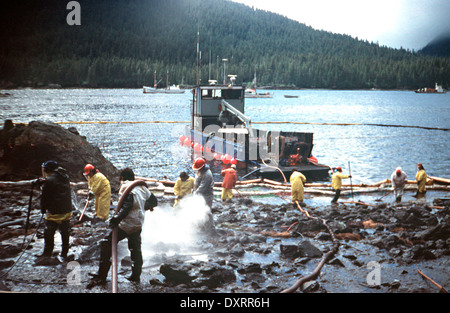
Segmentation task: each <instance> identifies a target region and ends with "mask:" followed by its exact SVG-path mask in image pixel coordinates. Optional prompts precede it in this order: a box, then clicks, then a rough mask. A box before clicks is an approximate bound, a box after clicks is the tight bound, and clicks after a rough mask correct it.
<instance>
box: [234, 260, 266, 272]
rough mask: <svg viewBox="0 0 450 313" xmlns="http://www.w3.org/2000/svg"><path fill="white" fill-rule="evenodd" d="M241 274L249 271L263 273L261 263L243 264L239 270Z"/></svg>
mask: <svg viewBox="0 0 450 313" xmlns="http://www.w3.org/2000/svg"><path fill="white" fill-rule="evenodd" d="M237 272H238V273H239V274H248V273H262V268H261V264H259V263H250V264H246V265H243V266H242V267H241V268H239V269H238V270H237Z"/></svg>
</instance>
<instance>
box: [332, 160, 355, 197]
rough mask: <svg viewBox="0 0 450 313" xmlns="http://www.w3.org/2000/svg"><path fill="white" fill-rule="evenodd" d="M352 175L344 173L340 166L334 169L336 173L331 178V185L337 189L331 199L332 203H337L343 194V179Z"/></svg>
mask: <svg viewBox="0 0 450 313" xmlns="http://www.w3.org/2000/svg"><path fill="white" fill-rule="evenodd" d="M351 177H352V176H349V175H344V174H342V168H341V167H340V166H338V167H336V168H335V169H334V173H333V176H332V178H331V186H332V187H333V189H334V190H335V194H334V198H333V200H331V203H336V202H337V201H338V199H339V196H340V195H341V188H342V180H343V179H346V178H351Z"/></svg>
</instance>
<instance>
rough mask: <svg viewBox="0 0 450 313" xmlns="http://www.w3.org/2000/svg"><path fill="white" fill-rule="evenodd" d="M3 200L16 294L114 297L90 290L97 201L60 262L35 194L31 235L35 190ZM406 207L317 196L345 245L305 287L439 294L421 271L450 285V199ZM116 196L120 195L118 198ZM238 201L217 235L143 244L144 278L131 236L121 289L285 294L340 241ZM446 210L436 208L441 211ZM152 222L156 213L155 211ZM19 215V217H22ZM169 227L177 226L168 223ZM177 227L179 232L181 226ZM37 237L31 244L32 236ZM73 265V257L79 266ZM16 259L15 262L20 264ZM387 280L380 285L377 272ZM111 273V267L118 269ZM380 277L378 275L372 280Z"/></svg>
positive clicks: (216, 214) (162, 199) (289, 211)
mask: <svg viewBox="0 0 450 313" xmlns="http://www.w3.org/2000/svg"><path fill="white" fill-rule="evenodd" d="M1 192H2V198H1V199H0V224H1V223H8V222H11V223H10V224H6V225H7V226H4V227H2V228H1V229H0V238H1V242H0V277H1V278H0V282H1V284H0V286H1V288H2V289H3V290H10V291H17V292H58V293H59V292H80V293H91V292H97V293H108V292H110V291H111V281H110V279H111V276H109V277H108V283H107V284H106V285H105V286H97V287H94V288H92V289H87V288H86V286H87V284H88V283H89V281H90V278H89V276H88V273H89V272H95V271H96V270H97V268H98V258H99V246H98V243H99V241H100V240H101V239H102V238H103V237H104V236H105V235H106V234H107V233H108V232H109V228H108V225H107V224H106V223H104V222H95V220H93V219H92V216H93V203H92V204H91V205H90V206H89V207H88V210H87V213H86V217H85V218H84V219H83V222H79V221H78V218H79V214H80V212H79V210H75V211H74V216H73V219H72V232H71V248H70V251H69V257H68V258H67V259H66V260H63V259H61V258H59V255H58V254H59V249H60V244H59V241H58V239H59V234H58V233H57V234H56V236H55V239H56V242H55V252H54V255H53V257H51V258H40V257H39V254H40V253H42V250H43V225H42V221H41V215H40V211H39V210H38V209H37V207H36V204H37V203H38V199H39V192H38V191H35V196H34V200H33V204H32V208H33V210H32V214H31V218H30V227H29V231H28V236H27V239H26V240H25V241H24V236H23V234H24V223H25V219H26V212H27V209H28V199H29V198H28V196H29V194H28V193H29V190H24V188H17V187H16V188H14V187H10V188H3V189H2V190H1ZM83 192H85V190H83V189H81V190H74V197H76V201H75V203H78V207H81V208H83V207H84V203H85V202H84V201H85V197H84V196H83V195H84V193H83ZM427 197H428V198H427V199H428V200H426V201H416V202H405V203H400V204H393V203H387V202H386V203H380V202H374V203H376V204H377V205H375V206H373V207H367V206H360V205H354V204H339V205H335V206H331V205H316V201H315V199H312V198H311V199H308V201H306V202H307V205H306V206H305V209H306V210H308V212H309V214H310V215H312V216H316V217H319V218H323V219H325V220H326V221H327V224H328V225H329V226H330V228H331V229H332V230H333V232H334V235H335V236H336V238H338V241H339V244H340V246H339V250H338V252H337V253H336V254H335V255H334V256H333V258H331V259H330V260H329V261H328V262H327V264H325V266H324V267H323V269H322V271H321V274H320V276H319V277H318V278H317V279H316V280H314V281H311V282H308V283H307V284H305V286H304V288H303V290H302V291H300V290H298V291H297V292H305V293H307V292H309V293H327V292H329V293H333V292H364V293H373V292H377V293H415V292H430V293H436V292H439V290H438V289H437V288H436V286H434V285H432V284H431V283H429V282H428V281H426V280H423V279H422V277H421V276H420V275H419V274H418V273H417V270H418V269H420V270H422V271H423V272H424V273H425V274H427V275H428V276H429V277H431V278H433V279H434V280H435V281H436V282H438V283H440V284H441V285H442V286H443V287H446V288H448V286H449V276H448V269H449V266H450V258H449V256H450V221H449V210H450V208H449V200H446V199H441V198H436V199H434V200H431V199H432V198H433V195H432V192H429V194H427ZM113 200H114V201H113V202H116V203H117V201H118V196H117V195H116V194H114V195H113ZM270 202H271V200H270V199H265V200H264V201H260V199H251V198H235V199H234V200H233V201H232V202H231V203H222V202H220V200H219V199H218V198H216V199H215V201H214V204H213V209H212V215H213V219H214V228H213V231H208V232H207V233H205V231H202V230H201V229H208V228H202V227H200V228H199V230H198V236H197V237H196V240H195V241H192V242H190V243H189V244H188V245H186V244H185V243H184V244H177V243H164V242H152V238H145V233H143V241H147V242H152V248H151V250H152V253H149V251H148V250H147V249H148V245H144V244H143V255H144V269H143V273H142V276H141V283H140V284H135V283H131V282H129V281H128V280H127V279H126V277H127V276H129V274H130V272H131V261H130V259H129V252H128V249H127V244H126V240H124V241H122V242H121V243H120V244H119V260H120V261H119V291H120V292H124V293H134V292H142V293H147V292H148V293H174V292H187V293H204V292H208V293H209V292H211V293H223V292H226V293H233V292H239V293H242V292H243V293H245V292H250V293H277V292H280V291H282V290H284V289H286V288H288V287H290V286H291V285H292V284H294V283H295V281H296V280H297V279H299V278H300V277H301V276H305V275H308V274H310V273H311V272H312V271H313V270H314V268H315V267H316V265H317V264H318V262H319V261H320V260H321V257H322V256H323V255H324V254H325V253H326V252H328V251H329V250H330V249H331V247H332V241H331V236H330V234H329V233H328V232H327V229H326V228H325V227H324V226H323V225H322V224H321V223H318V222H317V221H313V220H311V219H309V218H308V217H306V216H305V214H303V213H301V212H300V211H299V210H298V209H296V208H295V207H293V205H292V204H290V203H288V202H287V201H283V203H282V204H276V203H270ZM172 203H173V198H172V197H170V196H162V195H159V207H160V208H161V210H173V208H172ZM436 207H437V208H436ZM146 218H153V217H152V215H147V217H146ZM14 221H19V222H17V223H13V222H14ZM165 227H166V228H169V229H170V228H171V227H173V226H172V225H166V226H165ZM173 233H176V229H173ZM30 240H31V241H30ZM71 261H74V262H71ZM14 262H16V263H14ZM377 266H379V269H380V272H379V273H380V276H379V281H378V282H377V283H375V284H374V283H373V281H371V280H370V278H371V277H372V278H373V274H374V269H376V268H377ZM110 275H111V272H110ZM371 275H372V276H371Z"/></svg>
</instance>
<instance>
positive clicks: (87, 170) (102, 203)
mask: <svg viewBox="0 0 450 313" xmlns="http://www.w3.org/2000/svg"><path fill="white" fill-rule="evenodd" d="M84 176H85V177H86V179H87V181H88V185H89V190H90V192H92V193H93V194H94V196H95V217H97V218H99V219H100V220H103V221H106V220H107V219H108V217H109V210H110V207H111V186H110V184H109V180H108V179H107V178H106V177H105V175H103V174H102V173H100V171H99V170H98V169H96V168H95V166H94V165H92V164H86V166H85V167H84Z"/></svg>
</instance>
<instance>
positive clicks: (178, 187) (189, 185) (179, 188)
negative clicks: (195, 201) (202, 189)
mask: <svg viewBox="0 0 450 313" xmlns="http://www.w3.org/2000/svg"><path fill="white" fill-rule="evenodd" d="M194 182H195V179H194V178H193V177H189V178H188V179H186V181H182V180H181V179H180V178H178V179H177V181H176V182H175V186H174V187H173V192H174V193H175V196H177V197H179V198H180V199H181V198H183V197H184V196H186V195H189V194H191V193H192V190H193V189H194ZM177 203H178V199H177V200H175V205H177Z"/></svg>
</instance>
